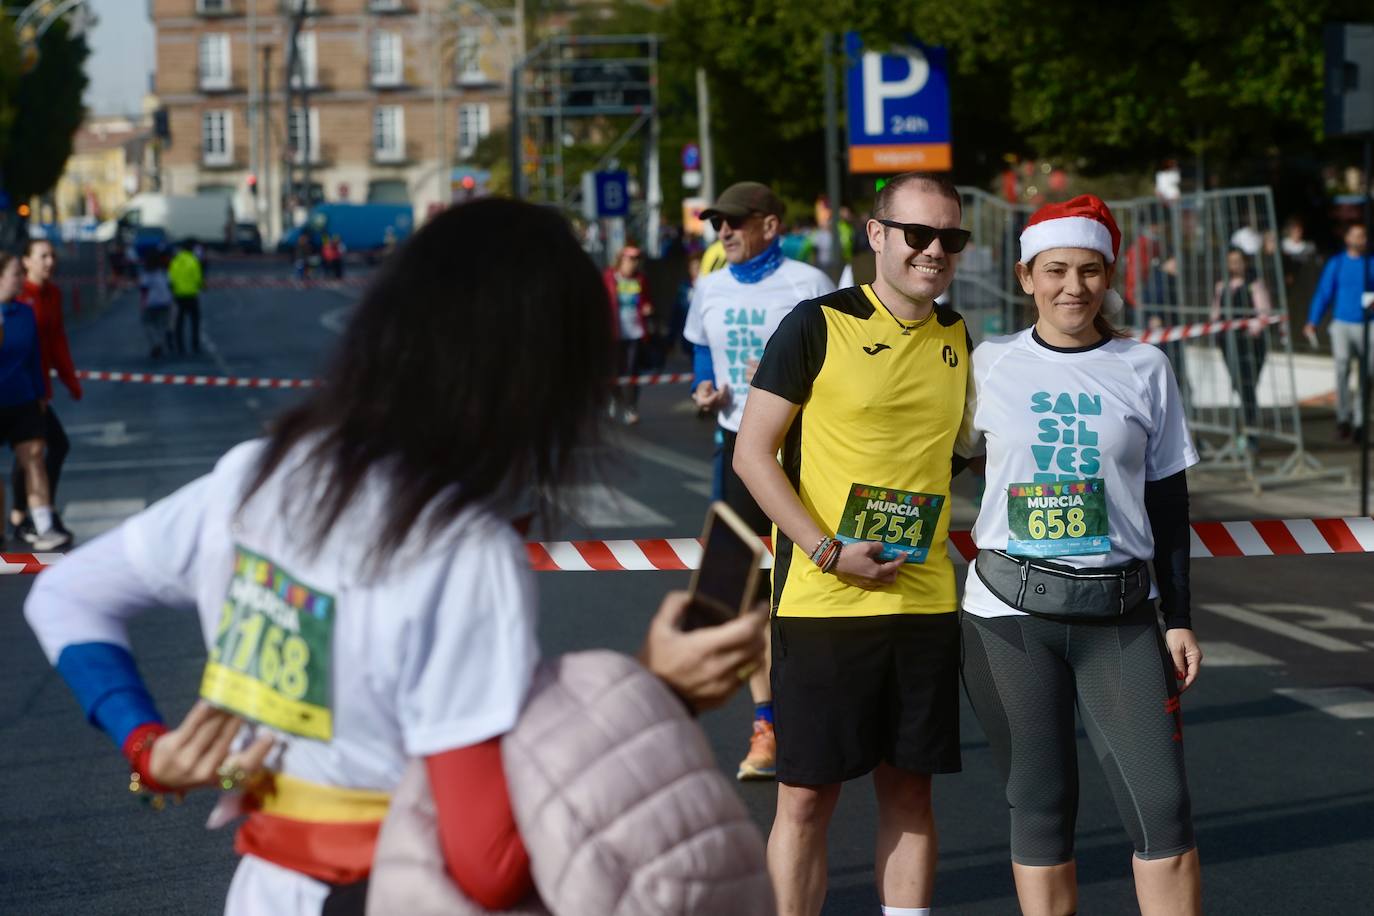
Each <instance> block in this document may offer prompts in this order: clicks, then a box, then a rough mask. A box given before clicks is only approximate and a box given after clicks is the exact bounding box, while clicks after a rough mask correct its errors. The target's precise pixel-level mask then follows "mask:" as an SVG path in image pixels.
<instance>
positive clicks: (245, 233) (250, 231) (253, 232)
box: [234, 223, 262, 254]
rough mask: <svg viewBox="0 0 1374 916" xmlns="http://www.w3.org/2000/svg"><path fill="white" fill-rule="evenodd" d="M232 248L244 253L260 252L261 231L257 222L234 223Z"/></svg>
mask: <svg viewBox="0 0 1374 916" xmlns="http://www.w3.org/2000/svg"><path fill="white" fill-rule="evenodd" d="M234 249H235V250H237V251H241V252H243V253H244V254H262V233H261V232H259V231H258V224H257V223H235V224H234Z"/></svg>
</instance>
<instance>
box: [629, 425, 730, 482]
mask: <svg viewBox="0 0 1374 916" xmlns="http://www.w3.org/2000/svg"><path fill="white" fill-rule="evenodd" d="M607 439H608V440H609V441H608V442H607V444H608V445H610V446H611V447H612V448H621V449H624V450H625V451H627V452H630V453H632V454H635V455H638V456H639V457H640V458H643V459H645V460H646V461H652V462H653V463H654V464H661V465H663V466H664V467H667V468H672V469H673V470H675V471H681V472H682V473H684V474H686V475H687V476H689V477H697V478H700V479H702V480H710V479H711V478H712V477H713V476H714V473H715V472H714V470H713V469H712V467H711V462H709V461H702V460H701V459H700V458H691V457H688V456H687V455H683V454H682V453H680V452H675V451H673V450H672V449H670V448H664V447H663V446H661V445H655V444H653V443H652V442H648V441H646V440H644V439H641V438H639V437H638V436H635V435H633V434H631V433H621V434H620V435H612V436H607Z"/></svg>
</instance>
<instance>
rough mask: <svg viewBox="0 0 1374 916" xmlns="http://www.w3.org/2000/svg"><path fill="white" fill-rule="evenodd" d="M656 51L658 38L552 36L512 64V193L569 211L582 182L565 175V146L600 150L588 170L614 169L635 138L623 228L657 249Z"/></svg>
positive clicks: (659, 196)
mask: <svg viewBox="0 0 1374 916" xmlns="http://www.w3.org/2000/svg"><path fill="white" fill-rule="evenodd" d="M658 48H659V38H658V36H657V35H556V36H554V37H552V38H549V39H547V40H546V41H544V42H543V43H541V44H540V45H539V46H538V47H536V48H535V49H534V50H532V51H531V52H530V53H529V54H528V55H526V56H525V58H524V59H523V60H521V61H520V62H518V63H517V64H516V66H515V67H514V68H513V70H512V74H511V173H512V176H513V178H512V181H513V185H514V190H515V194H516V196H517V197H521V198H524V199H526V200H531V201H534V202H537V203H544V204H548V205H551V206H554V207H557V208H559V209H560V210H563V211H565V212H568V213H569V214H570V215H571V214H574V213H575V212H576V211H577V210H578V209H579V207H580V204H581V197H582V185H581V182H580V180H579V178H580V176H579V175H573V176H569V175H567V173H566V170H565V161H566V150H567V148H568V147H570V146H573V145H575V144H595V145H597V146H599V147H601V148H602V149H601V154H600V159H599V160H598V161H597V163H596V164H595V165H594V166H593V167H592V169H591V171H601V170H603V169H607V168H611V167H613V166H615V165H616V164H617V163H618V162H619V156H620V155H621V152H622V151H623V150H624V149H625V147H626V145H627V144H628V143H629V142H630V141H631V140H633V139H635V138H636V137H639V138H641V139H642V142H641V144H640V145H641V148H642V150H643V154H642V157H641V158H642V162H641V163H640V168H639V174H638V185H639V189H640V190H639V193H637V194H633V195H632V197H633V200H634V202H633V205H632V208H631V215H630V219H629V227H628V228H629V231H630V232H631V233H633V234H634V235H636V236H637V237H638V238H640V239H643V240H644V242H645V243H646V245H647V246H648V247H649V250H650V251H654V250H656V249H657V247H658V230H659V215H660V211H661V209H662V203H663V195H662V191H661V188H660V183H659V161H658V145H659V144H658V131H659V117H658ZM570 179H571V180H570ZM632 188H633V186H632Z"/></svg>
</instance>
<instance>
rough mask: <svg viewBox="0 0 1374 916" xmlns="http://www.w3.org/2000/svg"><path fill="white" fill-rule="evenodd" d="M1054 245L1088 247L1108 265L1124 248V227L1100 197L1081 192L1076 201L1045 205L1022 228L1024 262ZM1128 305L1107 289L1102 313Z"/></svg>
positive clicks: (1110, 313)
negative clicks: (1122, 237) (1120, 226)
mask: <svg viewBox="0 0 1374 916" xmlns="http://www.w3.org/2000/svg"><path fill="white" fill-rule="evenodd" d="M1051 248H1087V249H1088V250H1090V251H1096V252H1099V253H1100V254H1101V255H1102V257H1103V259H1104V260H1105V261H1106V262H1107V263H1108V264H1114V263H1116V253H1117V251H1119V250H1120V249H1121V230H1120V229H1119V228H1117V225H1116V219H1115V218H1114V217H1113V216H1112V211H1111V210H1109V209H1107V205H1106V204H1105V203H1103V202H1102V199H1101V198H1100V197H1097V196H1096V195H1093V194H1080V195H1079V196H1077V197H1075V198H1074V199H1073V200H1066V201H1064V202H1063V203H1058V204H1045V206H1043V207H1041V208H1040V209H1039V210H1036V211H1035V213H1033V214H1031V218H1030V221H1029V222H1028V223H1026V228H1025V229H1023V230H1022V231H1021V263H1022V264H1029V263H1030V262H1031V259H1032V258H1034V257H1035V256H1036V255H1038V254H1040V252H1042V251H1049V250H1050V249H1051ZM1124 307H1125V304H1124V303H1123V302H1122V301H1121V296H1120V295H1118V294H1117V293H1116V291H1115V290H1108V291H1107V298H1106V301H1104V302H1103V303H1102V312H1103V314H1105V315H1106V316H1107V317H1108V318H1112V317H1115V316H1116V315H1119V314H1121V312H1122V310H1123V309H1124Z"/></svg>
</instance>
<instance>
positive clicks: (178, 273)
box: [167, 242, 205, 353]
mask: <svg viewBox="0 0 1374 916" xmlns="http://www.w3.org/2000/svg"><path fill="white" fill-rule="evenodd" d="M167 282H168V283H169V284H171V287H172V298H173V299H174V300H176V304H177V318H176V328H175V329H174V334H175V336H174V337H173V338H172V342H173V344H174V345H175V349H176V352H177V353H185V352H186V340H185V337H183V336H182V331H183V329H184V328H185V327H186V323H187V322H188V321H189V322H190V324H191V352H193V353H200V291H201V289H202V288H203V287H204V285H205V279H204V270H203V269H202V267H201V264H200V259H199V258H197V257H196V255H195V252H193V251H192V250H191V243H190V242H183V243H182V245H181V250H180V251H178V252H177V254H176V257H174V258H172V263H171V264H169V265H168V266H167Z"/></svg>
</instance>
